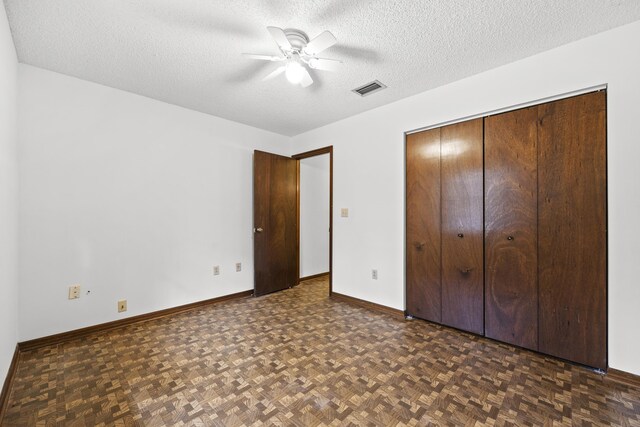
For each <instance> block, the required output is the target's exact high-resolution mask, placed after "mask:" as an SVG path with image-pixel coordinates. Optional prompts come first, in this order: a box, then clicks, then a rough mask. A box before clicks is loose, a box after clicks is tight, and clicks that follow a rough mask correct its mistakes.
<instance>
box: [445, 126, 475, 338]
mask: <svg viewBox="0 0 640 427" xmlns="http://www.w3.org/2000/svg"><path fill="white" fill-rule="evenodd" d="M482 133H483V120H482V119H476V120H471V121H468V122H464V123H457V124H454V125H450V126H446V127H443V128H442V129H441V141H440V143H441V168H442V170H441V179H442V181H441V183H442V185H441V191H442V194H441V200H442V214H441V215H442V323H443V324H445V325H449V326H453V327H455V328H459V329H463V330H466V331H470V332H474V333H477V334H482V333H483V332H484V296H483V293H484V285H483V268H484V260H483V236H484V227H483V218H482V217H483V207H482V204H483V198H484V197H483V195H484V194H483V165H482V163H483V158H482V157H483V155H482V145H483V134H482Z"/></svg>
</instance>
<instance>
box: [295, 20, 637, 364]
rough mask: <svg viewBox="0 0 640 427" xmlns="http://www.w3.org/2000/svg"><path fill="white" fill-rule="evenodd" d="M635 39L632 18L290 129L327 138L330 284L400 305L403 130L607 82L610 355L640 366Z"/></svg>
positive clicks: (306, 138) (309, 138)
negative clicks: (344, 210)
mask: <svg viewBox="0 0 640 427" xmlns="http://www.w3.org/2000/svg"><path fill="white" fill-rule="evenodd" d="M639 40H640V22H636V23H634V24H631V25H628V26H625V27H620V28H618V29H615V30H612V31H608V32H605V33H601V34H599V35H596V36H593V37H590V38H587V39H583V40H581V41H578V42H575V43H572V44H569V45H566V46H563V47H560V48H557V49H554V50H551V51H548V52H545V53H542V54H539V55H536V56H533V57H530V58H527V59H524V60H521V61H518V62H515V63H512V64H509V65H506V66H503V67H500V68H497V69H494V70H491V71H488V72H485V73H482V74H479V75H476V76H473V77H470V78H467V79H464V80H461V81H458V82H455V83H452V84H449V85H447V86H443V87H440V88H437V89H434V90H431V91H428V92H424V93H422V94H419V95H416V96H413V97H411V98H407V99H404V100H401V101H398V102H395V103H393V104H389V105H386V106H383V107H380V108H378V109H375V110H372V111H369V112H366V113H363V114H360V115H357V116H354V117H351V118H348V119H345V120H342V121H340V122H336V123H333V124H331V125H328V126H325V127H323V128H319V129H316V130H314V131H311V132H308V133H306V134H302V135H298V136H296V137H294V139H293V149H294V151H296V152H303V151H306V150H310V149H314V148H317V147H321V146H325V145H328V144H329V143H331V144H332V145H333V146H334V212H333V216H334V261H333V269H334V270H333V275H334V283H333V289H334V290H335V291H336V292H339V293H343V294H347V295H351V296H354V297H357V298H362V299H366V300H369V301H373V302H376V303H379V304H384V305H387V306H391V307H394V308H397V309H404V139H403V133H404V132H405V131H409V130H413V129H417V128H420V127H424V126H428V125H433V124H438V123H442V122H445V121H448V120H453V119H457V118H462V117H465V116H469V115H474V114H480V113H483V112H488V111H491V110H495V109H499V108H503V107H507V106H511V105H517V104H520V103H523V102H528V101H533V100H537V99H542V98H545V97H549V96H554V95H558V94H562V93H567V92H571V91H574V90H579V89H582V88H587V87H592V86H595V85H599V84H603V83H607V84H608V85H609V86H608V156H609V157H608V162H609V166H608V167H609V172H608V173H609V176H608V177H609V181H608V183H609V195H608V197H609V365H610V366H611V367H613V368H617V369H621V370H624V371H627V372H632V373H635V374H640V332H639V331H638V328H637V327H636V325H638V324H640V310H638V304H640V285H639V282H638V277H640V262H638V259H640V245H638V241H637V238H636V237H637V236H639V235H640V221H638V218H640V185H638V183H640V167H638V162H639V161H640V137H639V136H638V135H639V133H638V130H637V123H638V118H639V117H640V78H639V77H638V76H640V49H639V48H638V41H639ZM373 96H375V95H373ZM341 207H348V208H350V214H351V215H350V217H349V218H340V216H339V212H340V208H341ZM372 268H378V270H379V280H377V281H373V280H371V278H370V274H371V273H370V272H371V269H372Z"/></svg>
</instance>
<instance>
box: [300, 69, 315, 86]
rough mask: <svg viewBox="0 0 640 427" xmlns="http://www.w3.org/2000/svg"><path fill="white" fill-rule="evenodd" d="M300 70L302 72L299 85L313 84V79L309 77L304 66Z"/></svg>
mask: <svg viewBox="0 0 640 427" xmlns="http://www.w3.org/2000/svg"><path fill="white" fill-rule="evenodd" d="M302 70H303V72H302V80H300V86H302V87H307V86H311V85H312V84H313V79H312V78H311V75H310V74H309V71H308V70H307V69H306V68H305V67H302Z"/></svg>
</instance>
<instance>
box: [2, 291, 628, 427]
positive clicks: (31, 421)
mask: <svg viewBox="0 0 640 427" xmlns="http://www.w3.org/2000/svg"><path fill="white" fill-rule="evenodd" d="M327 295H328V283H327V281H326V279H319V280H311V281H308V282H305V283H303V284H301V285H300V286H298V287H296V288H294V289H290V290H287V291H283V292H280V293H276V294H271V295H267V296H264V297H260V298H248V299H244V300H236V301H231V302H228V303H224V304H219V305H213V306H208V307H204V308H201V309H197V310H193V311H190V312H186V313H182V314H178V315H174V316H170V317H164V318H160V319H156V320H152V321H149V322H145V323H139V324H134V325H130V326H127V327H123V328H120V329H114V330H111V331H107V332H102V333H96V334H94V335H91V336H87V337H84V338H81V339H77V340H75V341H70V342H66V343H64V344H59V345H55V346H49V347H44V348H40V349H36V350H32V351H29V352H26V353H23V354H22V356H21V359H20V362H19V365H18V370H17V375H16V378H15V381H14V385H13V388H12V390H11V394H10V397H9V399H10V400H9V409H8V411H7V413H6V415H5V417H4V419H3V425H6V426H14V425H26V426H262V425H270V426H305V427H306V426H392V425H394V426H395V425H397V426H425V425H447V426H449V425H451V426H484V425H487V426H539V425H540V426H542V425H544V426H556V425H558V426H560V425H562V426H565V425H566V426H570V425H584V426H601V425H621V426H640V389H639V388H634V387H632V386H629V385H624V384H619V383H615V382H612V381H609V380H605V379H604V378H603V377H602V376H601V375H599V374H597V373H595V372H592V371H589V370H587V369H585V368H582V367H579V366H574V365H571V364H568V363H564V362H562V361H559V360H555V359H551V358H545V357H544V356H541V355H538V354H534V353H531V352H528V351H525V350H520V349H516V348H513V347H510V346H508V345H503V344H500V343H497V342H494V341H491V340H487V339H483V338H480V337H476V336H473V335H470V334H466V333H462V332H458V331H455V330H451V329H448V328H444V327H440V326H437V325H432V324H429V323H427V322H423V321H419V320H413V321H402V320H398V319H393V318H391V317H389V316H387V315H384V314H379V313H375V312H371V311H368V310H367V309H364V308H359V307H355V306H352V305H349V304H346V303H343V302H338V301H335V300H331V299H329V298H328V296H327Z"/></svg>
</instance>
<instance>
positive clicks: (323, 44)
mask: <svg viewBox="0 0 640 427" xmlns="http://www.w3.org/2000/svg"><path fill="white" fill-rule="evenodd" d="M337 41H338V40H336V38H335V37H334V35H333V34H331V33H330V32H329V31H324V32H323V33H322V34H320V35H319V36H318V37H316V38H315V39H313V40H311V41H310V42H309V43H307V46H306V47H305V48H304V53H306V54H307V55H315V54H317V53H320V52H322V51H323V50H325V49H327V48H330V47H331V46H333V45H334V44H336V42H337Z"/></svg>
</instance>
